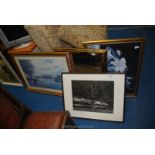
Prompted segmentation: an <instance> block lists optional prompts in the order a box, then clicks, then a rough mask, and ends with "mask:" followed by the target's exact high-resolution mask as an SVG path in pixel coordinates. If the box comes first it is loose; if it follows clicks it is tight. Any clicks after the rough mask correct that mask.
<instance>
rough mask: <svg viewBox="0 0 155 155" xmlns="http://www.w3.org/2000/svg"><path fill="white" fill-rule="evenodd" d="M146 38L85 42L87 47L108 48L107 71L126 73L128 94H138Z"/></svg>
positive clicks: (131, 95)
mask: <svg viewBox="0 0 155 155" xmlns="http://www.w3.org/2000/svg"><path fill="white" fill-rule="evenodd" d="M144 43H145V38H127V39H109V40H97V41H88V42H84V43H83V45H84V47H85V48H94V49H106V50H107V65H106V66H107V67H106V68H107V72H110V73H112V72H115V73H126V96H128V97H135V96H137V90H138V83H139V77H140V71H141V66H142V60H143V55H144Z"/></svg>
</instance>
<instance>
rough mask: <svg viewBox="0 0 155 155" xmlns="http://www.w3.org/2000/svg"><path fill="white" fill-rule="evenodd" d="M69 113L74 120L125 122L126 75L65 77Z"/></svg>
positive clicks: (65, 75) (66, 104)
mask: <svg viewBox="0 0 155 155" xmlns="http://www.w3.org/2000/svg"><path fill="white" fill-rule="evenodd" d="M62 78H63V91H64V104H65V110H67V111H69V112H70V114H71V116H72V117H78V118H88V119H97V120H106V121H119V122H122V121H123V114H124V90H125V74H66V73H64V74H62Z"/></svg>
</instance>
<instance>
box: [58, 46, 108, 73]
mask: <svg viewBox="0 0 155 155" xmlns="http://www.w3.org/2000/svg"><path fill="white" fill-rule="evenodd" d="M55 51H58V52H69V53H70V55H71V56H72V60H73V64H74V68H75V72H76V73H103V72H105V69H106V68H105V64H106V50H103V49H84V48H55Z"/></svg>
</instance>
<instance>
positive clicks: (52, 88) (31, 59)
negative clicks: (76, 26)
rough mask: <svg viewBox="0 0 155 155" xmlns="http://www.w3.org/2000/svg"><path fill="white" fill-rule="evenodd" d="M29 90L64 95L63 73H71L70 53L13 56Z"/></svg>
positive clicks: (39, 53) (18, 54)
mask: <svg viewBox="0 0 155 155" xmlns="http://www.w3.org/2000/svg"><path fill="white" fill-rule="evenodd" d="M12 57H13V59H14V62H15V65H16V67H17V69H18V71H19V73H20V75H21V77H22V79H23V82H24V84H25V86H26V87H27V89H28V90H31V91H36V92H40V93H50V94H54V95H60V96H61V95H62V80H61V73H62V72H71V71H72V64H71V61H70V59H71V58H70V57H69V53H62V52H61V53H57V52H38V53H27V52H26V53H23V52H22V53H21V54H20V53H16V54H13V55H12Z"/></svg>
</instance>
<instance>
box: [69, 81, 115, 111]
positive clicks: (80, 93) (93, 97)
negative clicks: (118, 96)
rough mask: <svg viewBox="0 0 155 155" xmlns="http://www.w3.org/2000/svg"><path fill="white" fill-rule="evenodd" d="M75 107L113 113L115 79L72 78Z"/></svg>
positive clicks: (76, 108)
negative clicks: (87, 79) (90, 79)
mask: <svg viewBox="0 0 155 155" xmlns="http://www.w3.org/2000/svg"><path fill="white" fill-rule="evenodd" d="M72 96H73V109H74V110H77V111H89V112H100V113H113V110H114V81H84V80H82V81H81V80H72Z"/></svg>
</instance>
